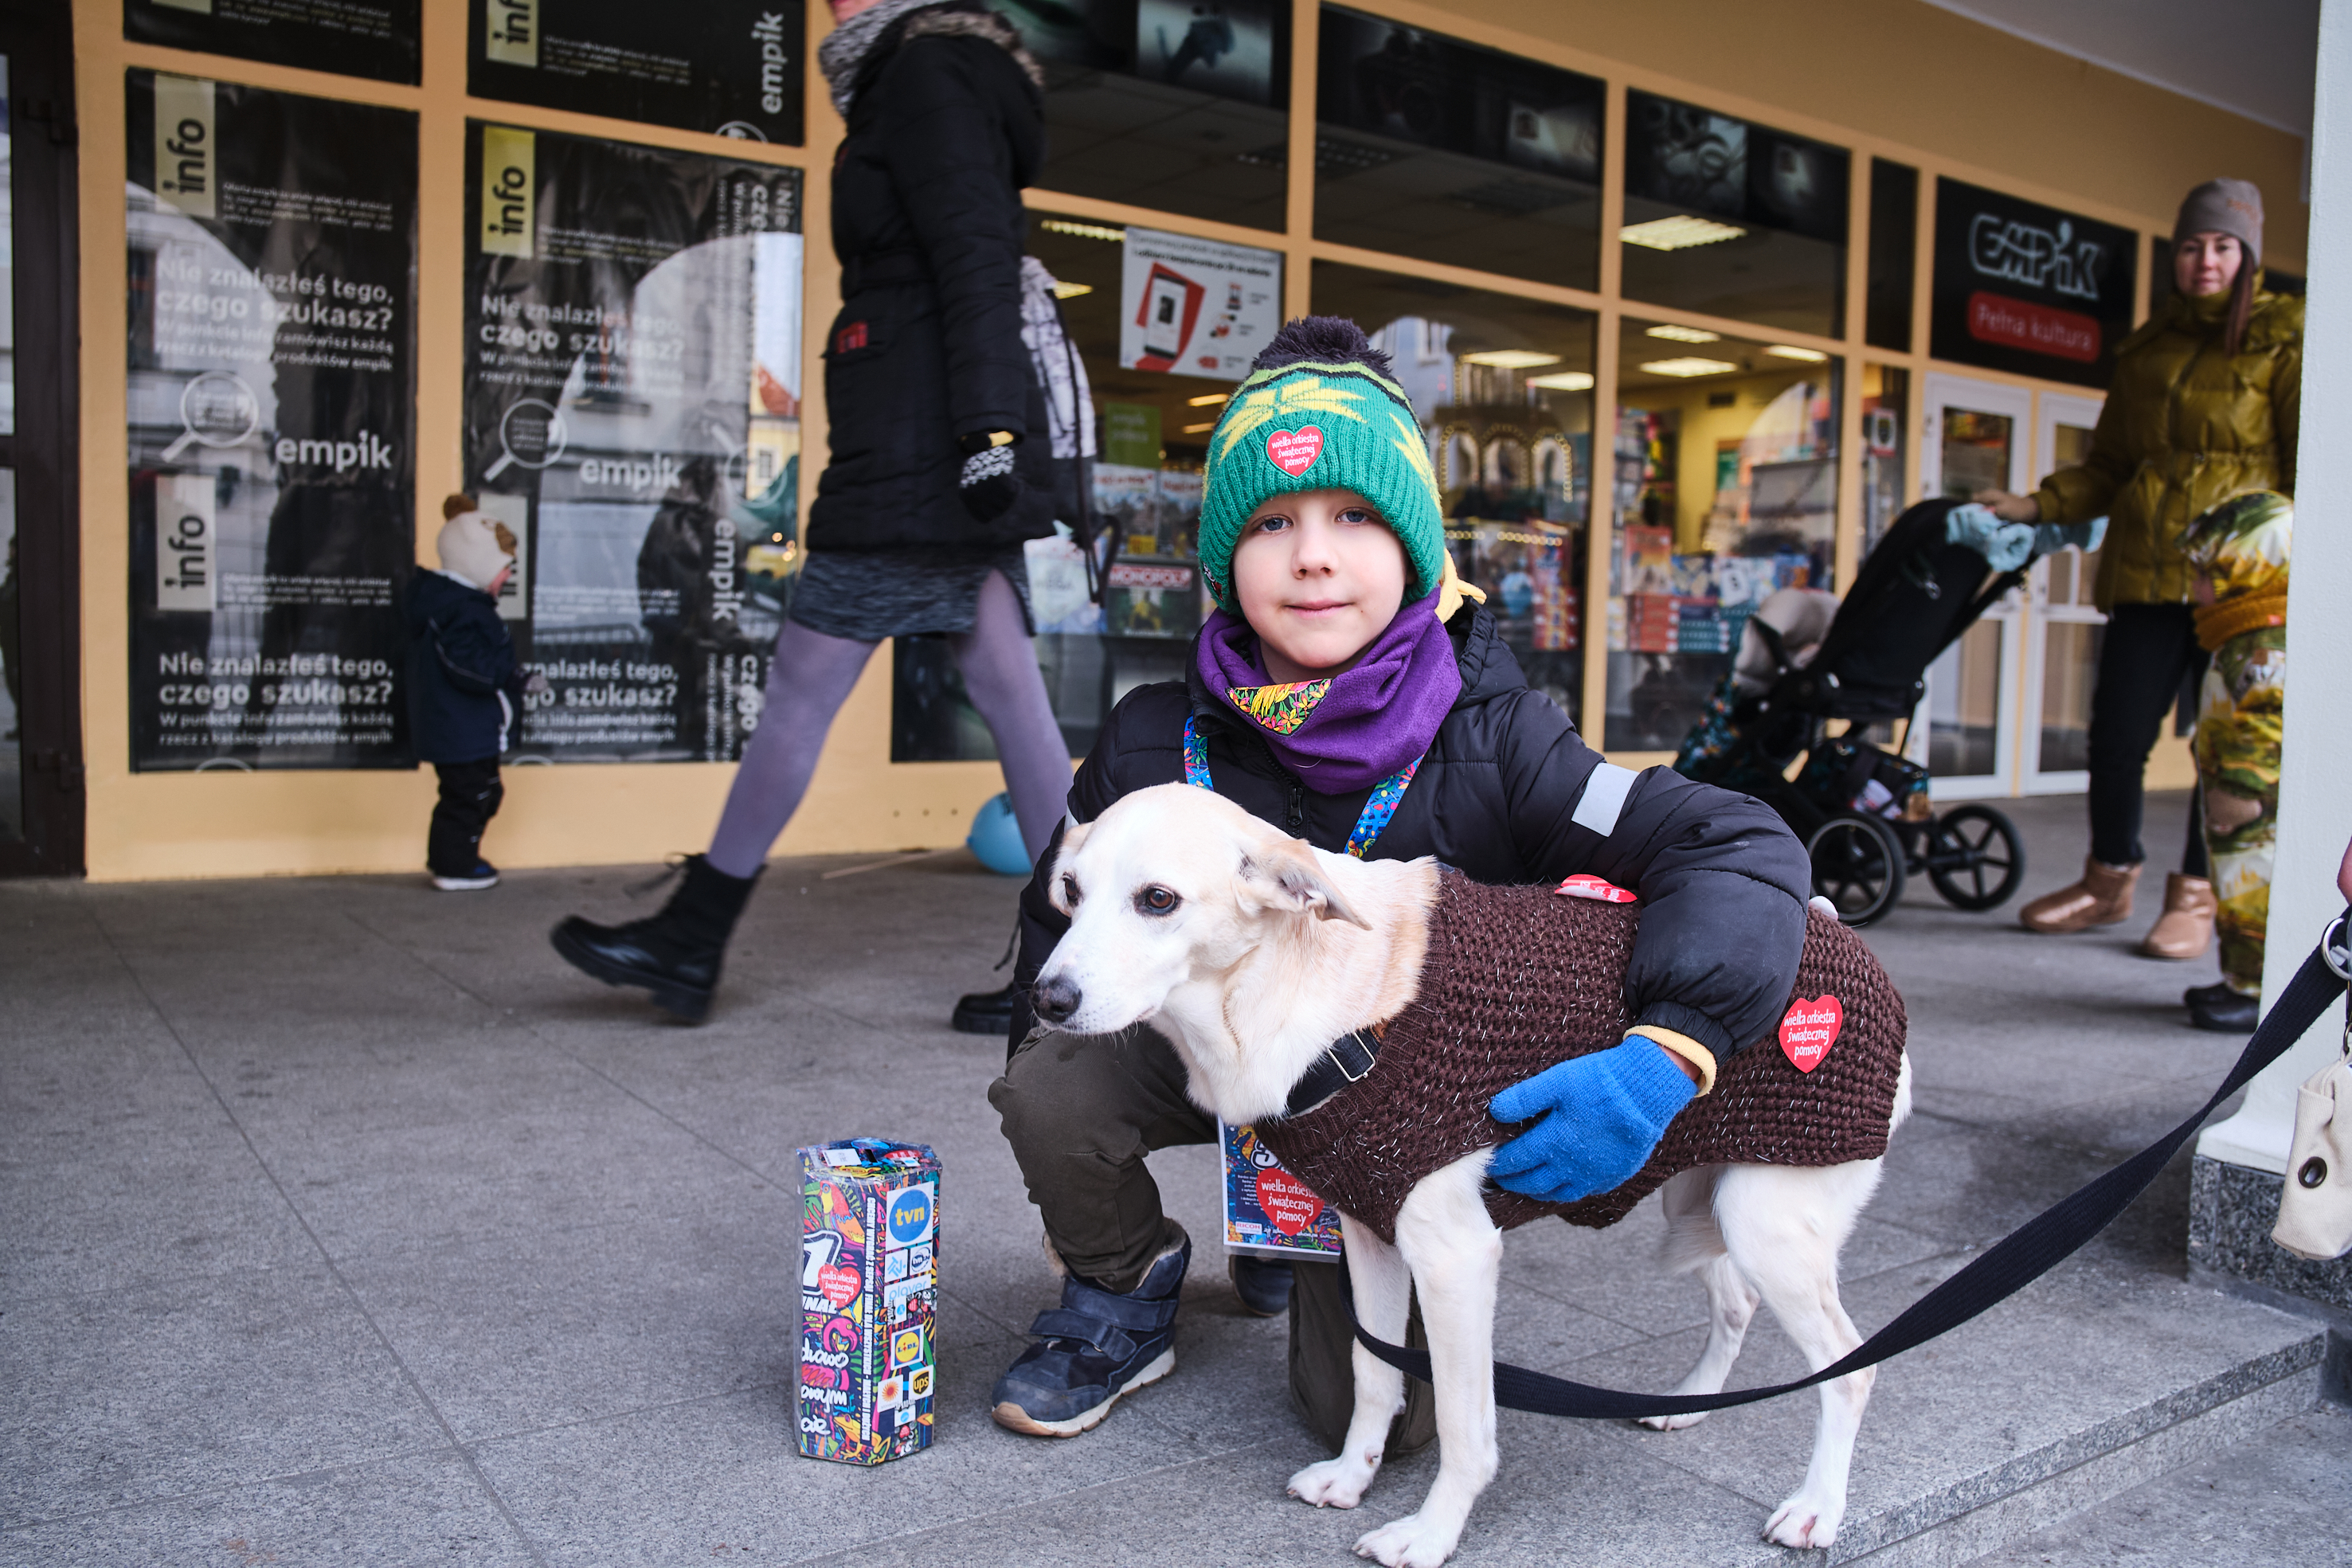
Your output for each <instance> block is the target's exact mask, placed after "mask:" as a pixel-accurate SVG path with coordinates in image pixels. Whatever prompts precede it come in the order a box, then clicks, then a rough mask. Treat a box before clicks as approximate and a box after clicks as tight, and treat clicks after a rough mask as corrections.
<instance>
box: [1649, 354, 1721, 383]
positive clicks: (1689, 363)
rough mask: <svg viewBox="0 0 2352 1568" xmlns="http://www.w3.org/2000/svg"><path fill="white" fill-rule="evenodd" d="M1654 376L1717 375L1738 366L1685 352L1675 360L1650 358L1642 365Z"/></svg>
mask: <svg viewBox="0 0 2352 1568" xmlns="http://www.w3.org/2000/svg"><path fill="white" fill-rule="evenodd" d="M1642 368H1643V370H1645V371H1649V372H1650V373H1651V374H1652V375H1654V376H1684V377H1688V376H1719V375H1724V374H1726V373H1727V372H1729V371H1736V370H1738V368H1739V367H1738V365H1735V364H1731V363H1728V362H1727V361H1723V360H1702V359H1700V358H1699V357H1698V356H1697V355H1696V354H1685V355H1684V356H1682V357H1681V358H1680V359H1675V360H1652V361H1650V362H1649V363H1648V364H1646V365H1643V367H1642Z"/></svg>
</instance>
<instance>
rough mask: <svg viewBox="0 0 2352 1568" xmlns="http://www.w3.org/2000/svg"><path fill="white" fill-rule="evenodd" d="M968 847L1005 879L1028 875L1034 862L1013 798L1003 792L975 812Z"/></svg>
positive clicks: (965, 838)
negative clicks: (1031, 858) (1024, 838)
mask: <svg viewBox="0 0 2352 1568" xmlns="http://www.w3.org/2000/svg"><path fill="white" fill-rule="evenodd" d="M964 847H965V848H967V849H969V850H971V852H972V853H973V854H976V855H978V856H979V857H980V863H981V864H982V865H984V866H986V867H987V868H988V869H989V870H991V871H992V872H997V873H1002V874H1003V875H1005V876H1027V875H1028V874H1029V873H1030V871H1031V870H1032V869H1033V865H1034V862H1031V860H1030V859H1029V851H1028V850H1027V848H1025V847H1024V845H1023V844H1022V842H1021V821H1020V819H1019V818H1017V817H1015V816H1014V815H1013V797H1012V796H1010V795H1007V794H1004V793H1002V792H1001V791H1000V792H999V793H998V794H996V795H994V796H992V797H991V798H990V800H989V802H988V804H987V805H985V806H982V808H981V809H980V810H977V811H975V812H973V813H972V819H971V832H970V833H968V834H966V835H965V836H964Z"/></svg>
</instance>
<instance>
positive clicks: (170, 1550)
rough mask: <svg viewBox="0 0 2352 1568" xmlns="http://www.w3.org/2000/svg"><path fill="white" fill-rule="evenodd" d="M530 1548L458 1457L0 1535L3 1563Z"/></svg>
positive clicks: (344, 1472)
mask: <svg viewBox="0 0 2352 1568" xmlns="http://www.w3.org/2000/svg"><path fill="white" fill-rule="evenodd" d="M531 1561H532V1558H531V1555H530V1549H529V1548H528V1546H527V1545H526V1544H525V1543H524V1542H523V1541H522V1538H521V1536H520V1533H519V1532H518V1531H516V1530H515V1528H514V1526H513V1525H512V1524H511V1523H510V1522H509V1521H508V1520H507V1519H506V1517H505V1515H503V1514H502V1513H501V1512H499V1508H498V1505H497V1503H496V1501H495V1500H493V1499H492V1498H491V1497H490V1495H489V1492H488V1489H486V1488H485V1487H484V1486H483V1485H482V1483H481V1479H480V1478H479V1477H478V1476H477V1475H476V1474H475V1473H474V1469H473V1467H472V1466H470V1465H468V1464H467V1463H466V1462H465V1460H464V1459H462V1458H458V1457H457V1455H456V1454H453V1453H442V1454H422V1455H416V1456H414V1457H410V1458H397V1459H385V1460H383V1461H381V1462H379V1463H376V1464H372V1465H358V1466H352V1467H350V1468H348V1469H330V1470H314V1471H311V1472H310V1473H308V1474H304V1475H291V1476H279V1477H274V1478H272V1479H268V1480H265V1481H256V1482H253V1483H252V1484H250V1485H247V1486H242V1487H236V1488H232V1489H229V1490H223V1491H215V1492H204V1493H197V1494H194V1495H193V1496H186V1497H175V1498H172V1499H169V1500H164V1501H161V1502H153V1503H146V1504H141V1505H134V1506H132V1507H129V1508H122V1509H117V1510H112V1511H107V1512H103V1513H96V1514H86V1515H83V1516H81V1517H79V1518H75V1519H66V1520H59V1521H56V1522H54V1523H49V1524H38V1525H34V1526H31V1527H30V1528H27V1529H22V1530H12V1531H6V1532H5V1533H0V1564H15V1563H23V1564H26V1565H27V1568H30V1565H32V1564H47V1563H89V1564H97V1563H123V1564H132V1563H136V1564H138V1565H139V1568H219V1565H220V1564H223V1563H228V1564H240V1563H249V1564H260V1563H289V1564H291V1563H336V1564H359V1565H364V1568H425V1565H426V1564H431V1563H466V1564H467V1565H468V1568H472V1565H474V1564H481V1565H482V1568H508V1565H509V1564H512V1565H516V1568H520V1565H521V1564H525V1563H530V1562H531Z"/></svg>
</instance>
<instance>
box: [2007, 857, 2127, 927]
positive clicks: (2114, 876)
mask: <svg viewBox="0 0 2352 1568" xmlns="http://www.w3.org/2000/svg"><path fill="white" fill-rule="evenodd" d="M2138 883H2139V867H2137V866H2136V865H2106V864H2104V863H2103V862H2099V861H2095V860H2093V859H2091V858H2090V857H2089V856H2088V855H2085V856H2084V857H2083V880H2082V881H2080V882H2078V883H2075V884H2074V886H2072V887H2062V888H2060V889H2059V890H2058V891H2057V892H2055V893H2045V894H2042V896H2041V897H2040V898H2037V899H2035V900H2034V901H2033V902H2032V903H2031V904H2027V905H2026V906H2025V907H2024V908H2023V909H2021V910H2019V911H2018V912H2017V919H2018V923H2019V924H2020V925H2023V926H2024V927H2025V928H2026V929H2027V930H2028V931H2039V932H2041V933H2042V935H2043V936H2063V935H2064V934H2065V933H2067V932H2071V931H2088V930H2089V929H2090V928H2091V927H2092V926H2094V925H2115V924H2116V922H2117V921H2119V920H2129V919H2130V918H2131V911H2132V889H2133V888H2134V887H2135V886H2137V884H2138Z"/></svg>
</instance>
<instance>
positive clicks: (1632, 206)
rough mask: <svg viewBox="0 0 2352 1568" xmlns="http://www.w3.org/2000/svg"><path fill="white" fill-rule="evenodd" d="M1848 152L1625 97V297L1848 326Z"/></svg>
mask: <svg viewBox="0 0 2352 1568" xmlns="http://www.w3.org/2000/svg"><path fill="white" fill-rule="evenodd" d="M1848 162H1849V154H1848V153H1847V152H1846V151H1845V150H1844V149H1843V148H1842V147H1830V146H1826V145H1824V144H1823V143H1822V142H1819V141H1807V140H1805V139H1804V138H1803V137H1800V136H1791V135H1790V134H1788V133H1787V132H1786V131H1771V130H1768V129H1766V128H1765V127H1763V126H1761V125H1754V124H1751V123H1749V122H1748V121H1747V120H1734V119H1732V118H1731V117H1730V116H1728V115H1722V114H1716V113H1713V112H1711V111H1710V110H1704V109H1698V108H1695V107H1693V106H1692V105H1690V104H1686V103H1677V102H1675V100H1674V99H1667V98H1659V97H1657V96H1655V95H1654V94H1651V93H1646V92H1628V93H1627V94H1626V95H1625V226H1624V228H1623V229H1622V231H1620V234H1619V238H1620V239H1622V241H1623V242H1624V252H1625V297H1626V298H1628V299H1644V300H1648V301H1650V302H1652V303H1654V304H1657V305H1664V306H1667V307H1670V308H1674V309H1677V310H1695V311H1699V312H1702V313H1704V314H1706V315H1709V316H1727V317H1730V318H1732V319H1737V320H1741V321H1753V322H1755V323H1757V324H1758V325H1759V326H1765V327H1778V328H1780V329H1784V330H1787V331H1794V332H1809V333H1811V334H1813V335H1815V336H1817V337H1823V338H1833V337H1842V336H1843V325H1844V323H1843V318H1844V300H1845V246H1846V212H1847V208H1848V206H1849V203H1848V201H1847V193H1846V184H1847V180H1848V178H1849V174H1848Z"/></svg>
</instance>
